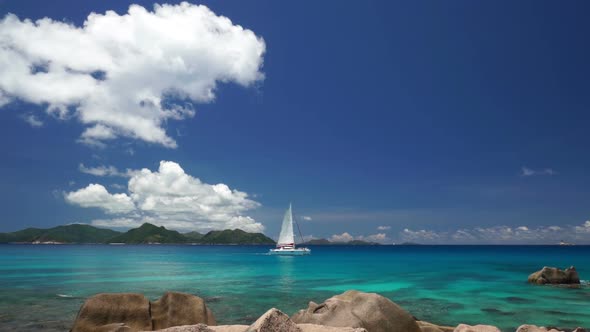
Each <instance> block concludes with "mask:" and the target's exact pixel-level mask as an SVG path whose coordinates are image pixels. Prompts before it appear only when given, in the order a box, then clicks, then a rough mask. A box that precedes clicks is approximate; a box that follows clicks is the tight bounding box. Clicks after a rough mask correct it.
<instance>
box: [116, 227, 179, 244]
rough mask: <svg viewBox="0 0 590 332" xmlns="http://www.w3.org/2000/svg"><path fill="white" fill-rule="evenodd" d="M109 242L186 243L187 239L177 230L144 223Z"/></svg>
mask: <svg viewBox="0 0 590 332" xmlns="http://www.w3.org/2000/svg"><path fill="white" fill-rule="evenodd" d="M108 242H109V243H128V244H141V243H186V242H190V241H189V239H188V238H187V237H185V236H183V235H182V234H180V233H179V232H177V231H171V230H168V229H166V228H165V227H164V226H160V227H158V226H155V225H152V224H150V223H144V224H143V225H141V226H139V227H138V228H133V229H130V230H128V231H127V232H126V233H123V234H121V235H118V236H115V237H113V238H111V239H110V240H109V241H108Z"/></svg>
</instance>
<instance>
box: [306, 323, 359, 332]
mask: <svg viewBox="0 0 590 332" xmlns="http://www.w3.org/2000/svg"><path fill="white" fill-rule="evenodd" d="M297 326H299V328H300V329H301V331H302V332H367V330H365V329H363V328H360V327H333V326H325V325H316V324H297Z"/></svg>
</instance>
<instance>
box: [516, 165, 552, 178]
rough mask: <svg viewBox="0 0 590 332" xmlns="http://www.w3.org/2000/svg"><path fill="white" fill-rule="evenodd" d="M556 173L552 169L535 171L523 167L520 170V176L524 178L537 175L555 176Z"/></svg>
mask: <svg viewBox="0 0 590 332" xmlns="http://www.w3.org/2000/svg"><path fill="white" fill-rule="evenodd" d="M555 174H557V172H555V171H554V170H553V169H552V168H544V169H539V170H534V169H531V168H528V167H525V166H523V167H522V168H521V170H520V175H522V176H535V175H555Z"/></svg>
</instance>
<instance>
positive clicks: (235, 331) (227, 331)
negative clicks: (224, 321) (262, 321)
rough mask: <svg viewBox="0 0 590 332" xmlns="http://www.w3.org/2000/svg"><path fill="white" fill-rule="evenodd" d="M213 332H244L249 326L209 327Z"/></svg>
mask: <svg viewBox="0 0 590 332" xmlns="http://www.w3.org/2000/svg"><path fill="white" fill-rule="evenodd" d="M209 328H210V329H212V330H213V331H215V332H244V331H246V330H247V329H248V328H249V326H248V325H218V326H211V327H209Z"/></svg>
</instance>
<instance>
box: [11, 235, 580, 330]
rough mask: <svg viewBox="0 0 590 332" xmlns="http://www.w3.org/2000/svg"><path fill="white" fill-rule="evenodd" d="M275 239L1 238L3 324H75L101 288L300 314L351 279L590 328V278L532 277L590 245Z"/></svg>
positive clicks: (449, 308)
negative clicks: (566, 283) (128, 241)
mask: <svg viewBox="0 0 590 332" xmlns="http://www.w3.org/2000/svg"><path fill="white" fill-rule="evenodd" d="M268 248H269V247H264V246H168V245H150V246H147V245H146V246H108V245H0V330H1V331H5V330H22V331H35V330H39V331H65V330H68V329H69V328H70V327H71V324H72V322H73V319H74V317H75V315H76V313H77V311H78V308H79V306H80V305H81V304H82V302H83V301H84V299H85V298H86V297H88V296H91V295H93V294H95V293H99V292H139V293H143V294H145V295H146V296H148V297H149V298H152V299H156V298H158V297H159V296H160V295H161V294H162V293H164V292H165V291H166V290H176V291H182V292H188V293H192V294H196V295H198V296H201V297H203V298H205V299H206V300H207V302H208V305H209V306H210V307H211V309H212V310H213V312H214V314H215V315H216V317H217V319H218V321H219V323H221V324H232V323H242V324H249V323H251V322H252V321H254V320H255V319H256V318H257V317H258V316H259V315H261V314H262V313H264V312H265V311H266V310H267V309H269V308H271V307H276V308H279V309H281V310H283V311H284V312H286V313H288V314H292V313H294V312H295V311H297V310H298V309H301V308H305V307H307V303H308V302H309V301H315V302H318V303H320V302H322V301H323V300H324V299H326V298H328V297H330V296H332V295H334V294H339V293H341V292H344V291H346V290H348V289H357V290H362V291H368V292H377V293H380V294H382V295H384V296H386V297H388V298H390V299H391V300H393V301H394V302H396V303H398V304H400V305H401V306H403V307H404V308H406V309H407V310H408V311H409V312H410V313H412V314H413V315H414V316H416V317H418V318H419V319H423V320H427V321H431V322H434V323H438V324H446V325H456V324H458V323H484V324H492V325H496V326H499V327H500V328H502V329H503V331H514V330H515V328H516V327H517V326H518V325H520V324H523V323H530V324H537V325H557V326H562V327H575V326H585V327H590V310H588V304H589V303H590V287H586V286H584V287H581V288H578V289H570V288H563V287H553V286H534V285H529V284H527V282H526V280H527V277H528V275H529V274H530V273H532V272H533V271H536V270H538V269H540V268H542V267H543V266H545V265H547V266H559V267H562V268H564V267H567V266H570V265H575V266H576V268H577V269H578V271H579V273H580V276H581V278H582V279H590V247H585V246H574V247H558V246H378V247H348V246H344V247H329V246H316V247H311V248H312V255H310V256H305V257H281V256H269V255H266V254H265V253H266V252H267V251H268ZM64 296H67V297H64Z"/></svg>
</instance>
